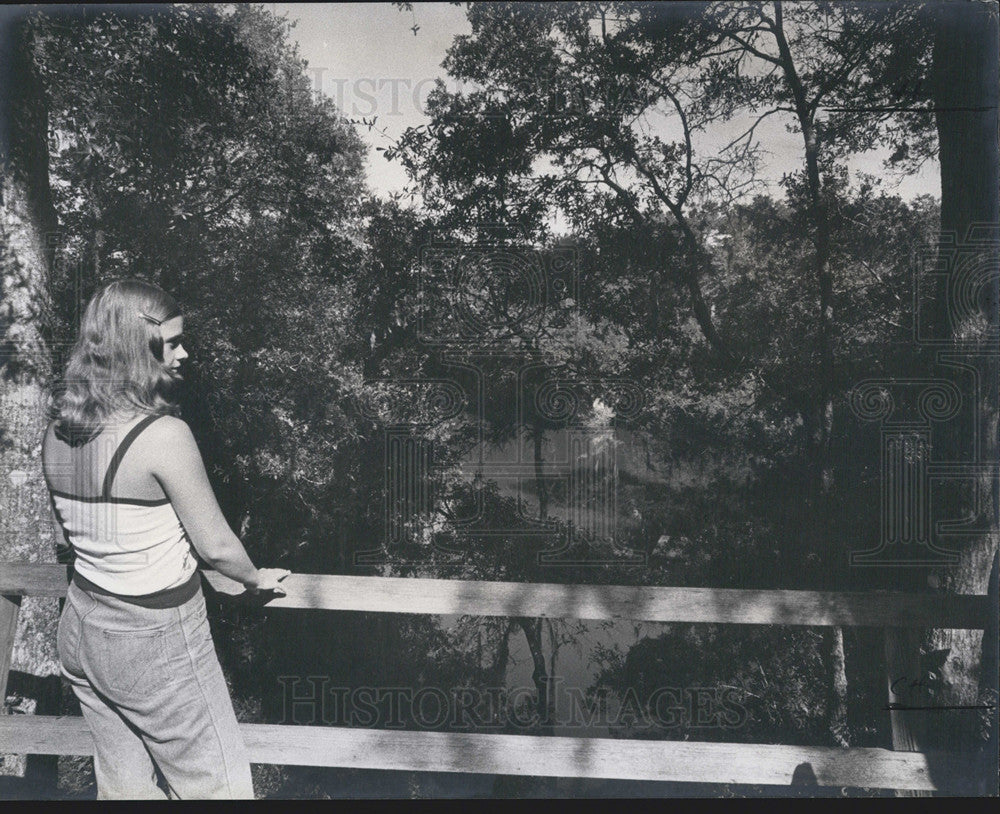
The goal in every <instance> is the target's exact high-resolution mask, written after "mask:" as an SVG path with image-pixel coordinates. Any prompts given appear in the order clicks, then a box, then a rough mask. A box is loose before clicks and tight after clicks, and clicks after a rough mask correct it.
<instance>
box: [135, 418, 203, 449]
mask: <svg viewBox="0 0 1000 814" xmlns="http://www.w3.org/2000/svg"><path fill="white" fill-rule="evenodd" d="M140 437H141V438H143V439H145V440H146V441H147V442H153V443H156V444H157V445H159V444H180V445H184V444H188V443H193V442H194V435H192V433H191V428H190V427H189V426H188V424H187V422H186V421H185V420H184V419H182V418H178V417H177V416H175V415H159V416H156V417H155V418H153V420H152V421H150V423H149V425H148V426H147V427H146V428H145V429H144V430H143V431H142V434H141V435H140Z"/></svg>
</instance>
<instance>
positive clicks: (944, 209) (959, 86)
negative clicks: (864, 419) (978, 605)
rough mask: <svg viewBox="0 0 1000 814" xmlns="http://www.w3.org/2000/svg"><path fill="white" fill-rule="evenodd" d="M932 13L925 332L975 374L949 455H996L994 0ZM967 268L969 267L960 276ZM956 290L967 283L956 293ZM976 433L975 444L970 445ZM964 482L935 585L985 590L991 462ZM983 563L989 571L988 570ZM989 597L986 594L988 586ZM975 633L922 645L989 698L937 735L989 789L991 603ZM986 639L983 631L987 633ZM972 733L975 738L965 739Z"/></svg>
mask: <svg viewBox="0 0 1000 814" xmlns="http://www.w3.org/2000/svg"><path fill="white" fill-rule="evenodd" d="M930 11H931V20H932V21H933V22H934V31H935V38H934V52H933V66H932V71H931V83H930V85H931V91H932V94H933V100H934V110H935V122H936V125H937V136H938V143H939V145H940V160H941V240H942V244H941V248H940V251H939V257H940V259H941V262H943V264H944V268H945V269H946V271H947V284H946V286H943V287H942V288H938V289H937V290H936V291H935V292H934V295H935V297H934V301H933V302H932V303H931V306H932V308H933V309H934V324H935V329H936V330H935V332H934V334H933V335H934V336H935V338H938V339H943V340H945V341H946V342H948V343H950V345H951V347H950V348H949V349H948V351H947V352H946V353H941V354H939V355H938V361H939V362H941V363H943V364H949V366H950V367H951V370H950V371H949V372H950V373H951V374H952V375H954V374H955V366H956V365H958V366H962V365H964V366H966V367H967V370H968V369H969V368H971V369H972V370H974V371H976V376H977V378H978V386H977V385H976V384H974V383H973V382H972V381H969V379H968V377H967V376H961V377H960V379H961V381H962V385H961V386H962V396H963V401H964V403H965V404H967V405H971V406H972V409H971V410H969V411H967V412H964V413H963V417H962V419H961V420H959V421H956V422H955V424H954V426H952V427H951V428H950V431H949V432H948V434H947V435H945V436H944V438H943V439H942V440H943V444H942V446H943V447H944V451H945V454H946V455H947V456H948V457H949V459H954V460H963V459H968V457H969V456H970V453H971V456H972V459H973V460H983V461H990V462H993V461H996V460H997V456H998V453H1000V449H998V441H997V421H998V410H997V391H998V386H1000V379H998V367H997V356H996V343H997V324H998V308H1000V300H998V296H997V287H998V282H1000V276H998V274H997V271H996V270H997V267H998V264H1000V255H998V249H997V241H998V239H1000V233H998V229H1000V226H998V223H1000V190H998V188H997V177H998V173H1000V151H998V144H997V138H998V135H997V121H998V120H997V102H998V83H1000V76H998V65H997V58H998V54H997V9H996V6H995V5H987V4H980V3H952V4H947V5H940V6H938V5H933V6H931V7H930ZM970 269H971V270H972V276H971V277H970ZM968 286H972V289H973V294H972V296H973V297H974V298H975V300H974V302H973V304H971V305H970V304H968V303H967V304H966V305H962V304H961V303H960V302H959V299H958V292H959V291H961V290H962V289H963V287H968ZM967 296H968V295H967ZM974 438H978V439H980V444H981V449H979V450H970V449H969V445H970V440H971V439H974ZM973 489H974V490H975V491H974V494H973V495H971V496H965V497H964V498H959V499H958V500H954V498H952V499H951V500H948V499H946V500H944V501H941V502H940V503H939V505H938V506H937V507H936V509H937V510H938V511H940V512H941V514H942V515H943V517H944V518H947V517H972V518H974V521H973V522H974V524H975V525H974V529H975V533H973V534H972V535H969V536H967V537H966V538H965V539H963V540H962V541H961V544H960V548H959V561H958V564H957V565H956V566H955V567H952V568H944V569H939V570H938V572H937V574H936V577H937V579H938V580H939V584H940V587H941V588H942V589H944V590H945V591H948V592H954V593H978V594H982V593H986V591H987V586H988V584H989V583H990V581H991V580H992V582H993V584H994V585H995V583H996V571H997V533H998V526H1000V524H998V517H997V505H998V497H997V480H996V475H995V472H993V471H990V473H989V474H987V473H986V472H985V471H984V472H983V473H982V474H980V475H979V476H978V477H977V479H976V482H975V484H974V486H973ZM991 563H992V571H993V574H992V576H990V571H991ZM993 590H994V597H995V588H994V589H993ZM995 604H996V603H995V601H994V608H993V609H992V611H991V615H992V618H991V620H990V623H989V624H988V625H987V628H986V631H985V632H984V634H983V638H982V639H980V637H979V635H978V633H977V632H974V631H953V630H935V631H932V633H931V636H930V641H929V644H930V647H931V648H932V649H933V650H936V651H942V652H944V653H945V654H946V655H947V656H948V659H947V661H946V662H945V664H944V665H943V668H942V671H941V673H942V674H941V686H940V687H939V688H937V694H936V696H935V703H941V704H956V705H961V704H976V703H980V704H987V705H988V704H992V705H993V708H992V710H991V711H989V712H986V713H984V714H983V715H981V717H980V725H979V727H978V731H976V730H977V727H975V726H974V725H973V722H972V720H970V719H971V718H972V716H971V715H966V716H965V717H964V718H962V717H958V716H957V715H953V716H952V717H951V718H950V720H949V725H946V726H942V727H941V728H940V731H939V732H938V734H939V735H943V736H944V738H945V740H946V741H950V742H952V743H959V744H961V745H963V746H965V747H966V748H975V747H976V746H977V745H978V746H979V748H980V756H981V761H980V763H979V765H978V766H977V769H978V771H977V773H976V775H977V776H976V777H975V779H974V782H975V783H976V784H977V785H978V787H979V789H980V793H995V791H996V776H995V767H996V749H997V746H996V744H997V722H996V703H997V686H996V680H997V665H996V636H997V633H996V630H997V626H996V612H997V611H996V607H995ZM991 639H992V641H991ZM977 742H978V743H977Z"/></svg>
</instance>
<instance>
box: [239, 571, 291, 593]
mask: <svg viewBox="0 0 1000 814" xmlns="http://www.w3.org/2000/svg"><path fill="white" fill-rule="evenodd" d="M291 573H292V572H291V571H289V570H288V569H287V568H258V569H257V581H256V582H255V583H254V584H253V585H247V590H248V591H250V592H251V593H255V594H256V593H260V592H262V591H271V592H273V593H275V594H277V595H278V596H285V589H284V587H282V586H281V585H279V584H278V583H280V582H281V580H283V579H284V578H285V577H287V576H288V575H289V574H291Z"/></svg>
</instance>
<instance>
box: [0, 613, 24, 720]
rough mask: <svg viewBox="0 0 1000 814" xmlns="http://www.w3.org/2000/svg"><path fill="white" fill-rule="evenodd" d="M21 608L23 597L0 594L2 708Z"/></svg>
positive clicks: (0, 701)
mask: <svg viewBox="0 0 1000 814" xmlns="http://www.w3.org/2000/svg"><path fill="white" fill-rule="evenodd" d="M20 610H21V597H19V596H5V595H3V594H0V710H2V709H3V702H4V701H5V700H6V698H7V676H8V675H9V674H10V663H11V660H12V658H13V657H14V636H15V635H17V616H18V613H19V612H20Z"/></svg>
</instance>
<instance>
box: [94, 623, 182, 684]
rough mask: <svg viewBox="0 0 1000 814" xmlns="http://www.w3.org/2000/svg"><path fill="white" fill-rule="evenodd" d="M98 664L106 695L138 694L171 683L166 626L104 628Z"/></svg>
mask: <svg viewBox="0 0 1000 814" xmlns="http://www.w3.org/2000/svg"><path fill="white" fill-rule="evenodd" d="M101 634H102V636H101V645H102V652H101V657H100V663H101V666H102V668H103V669H102V672H103V673H104V676H103V678H104V680H105V682H106V683H107V691H108V694H109V695H119V696H129V697H139V696H146V695H151V694H153V693H155V692H156V691H157V690H159V689H161V688H162V687H163V686H164V685H166V684H169V683H170V677H169V675H168V674H167V670H166V666H167V649H166V640H167V629H166V628H156V629H150V630H103V631H101Z"/></svg>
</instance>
